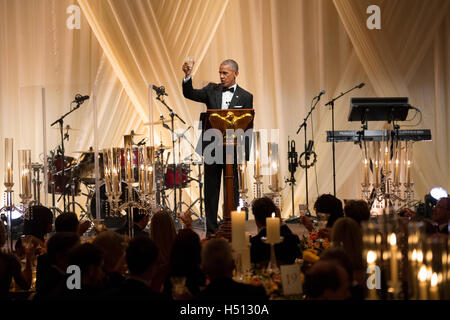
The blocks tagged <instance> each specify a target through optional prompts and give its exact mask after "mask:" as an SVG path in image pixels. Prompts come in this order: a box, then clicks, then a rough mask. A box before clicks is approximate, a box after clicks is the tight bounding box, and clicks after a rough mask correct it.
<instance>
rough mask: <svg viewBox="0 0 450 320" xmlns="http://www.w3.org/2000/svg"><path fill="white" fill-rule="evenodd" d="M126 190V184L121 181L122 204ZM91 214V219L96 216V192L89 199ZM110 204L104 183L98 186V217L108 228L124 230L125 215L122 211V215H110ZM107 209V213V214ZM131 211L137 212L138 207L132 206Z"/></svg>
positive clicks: (135, 195)
mask: <svg viewBox="0 0 450 320" xmlns="http://www.w3.org/2000/svg"><path fill="white" fill-rule="evenodd" d="M124 191H125V192H124ZM126 192H127V184H126V183H125V182H122V195H121V196H120V199H121V202H120V203H119V204H122V203H123V202H125V194H126ZM133 193H134V197H135V198H136V197H137V196H138V193H137V192H136V190H133ZM90 209H91V216H92V219H96V218H97V210H96V194H95V192H94V196H93V197H92V199H91V203H90ZM109 210H110V205H109V203H108V197H107V196H106V187H105V184H103V185H102V186H100V219H103V223H104V225H105V227H106V228H108V230H111V231H117V232H120V231H121V230H125V229H126V226H127V216H126V214H125V213H123V215H122V216H110V215H109V213H110V211H109ZM107 211H108V215H107ZM133 213H134V214H137V213H139V209H137V208H133Z"/></svg>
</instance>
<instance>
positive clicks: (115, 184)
mask: <svg viewBox="0 0 450 320" xmlns="http://www.w3.org/2000/svg"><path fill="white" fill-rule="evenodd" d="M112 173H113V175H112V181H113V192H116V193H118V192H119V175H118V174H117V169H116V168H113V170H112Z"/></svg>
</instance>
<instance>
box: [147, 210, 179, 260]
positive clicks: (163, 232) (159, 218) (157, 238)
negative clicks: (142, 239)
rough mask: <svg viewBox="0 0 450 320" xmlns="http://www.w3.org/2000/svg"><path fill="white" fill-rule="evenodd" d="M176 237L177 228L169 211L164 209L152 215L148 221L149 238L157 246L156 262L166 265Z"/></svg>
mask: <svg viewBox="0 0 450 320" xmlns="http://www.w3.org/2000/svg"><path fill="white" fill-rule="evenodd" d="M176 237H177V230H176V229H175V223H174V222H173V219H172V217H171V216H170V213H169V212H167V211H164V210H161V211H158V212H156V213H155V214H153V216H152V220H151V222H150V239H152V240H153V241H154V242H155V244H156V246H157V247H158V258H157V261H156V264H157V265H159V266H161V265H168V264H169V259H170V254H171V252H172V246H173V243H174V242H175V238H176Z"/></svg>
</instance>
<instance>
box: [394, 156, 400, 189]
mask: <svg viewBox="0 0 450 320" xmlns="http://www.w3.org/2000/svg"><path fill="white" fill-rule="evenodd" d="M398 176H399V170H398V159H395V172H394V184H395V185H398Z"/></svg>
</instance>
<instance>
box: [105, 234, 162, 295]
mask: <svg viewBox="0 0 450 320" xmlns="http://www.w3.org/2000/svg"><path fill="white" fill-rule="evenodd" d="M157 257H158V248H157V247H156V245H155V243H154V242H153V240H151V239H150V238H149V237H147V236H142V235H141V236H138V237H135V238H133V239H132V240H131V241H130V243H129V245H128V248H127V251H126V261H127V265H128V270H129V271H130V275H129V277H128V279H126V280H125V282H124V283H123V285H122V286H121V287H120V288H119V289H118V290H117V291H115V292H112V294H111V296H110V298H117V299H120V300H123V299H127V300H128V299H132V300H141V299H146V300H163V299H164V296H163V295H161V294H160V293H155V292H153V291H152V289H151V282H152V278H153V275H154V273H155V270H154V265H155V261H156V258H157Z"/></svg>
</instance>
